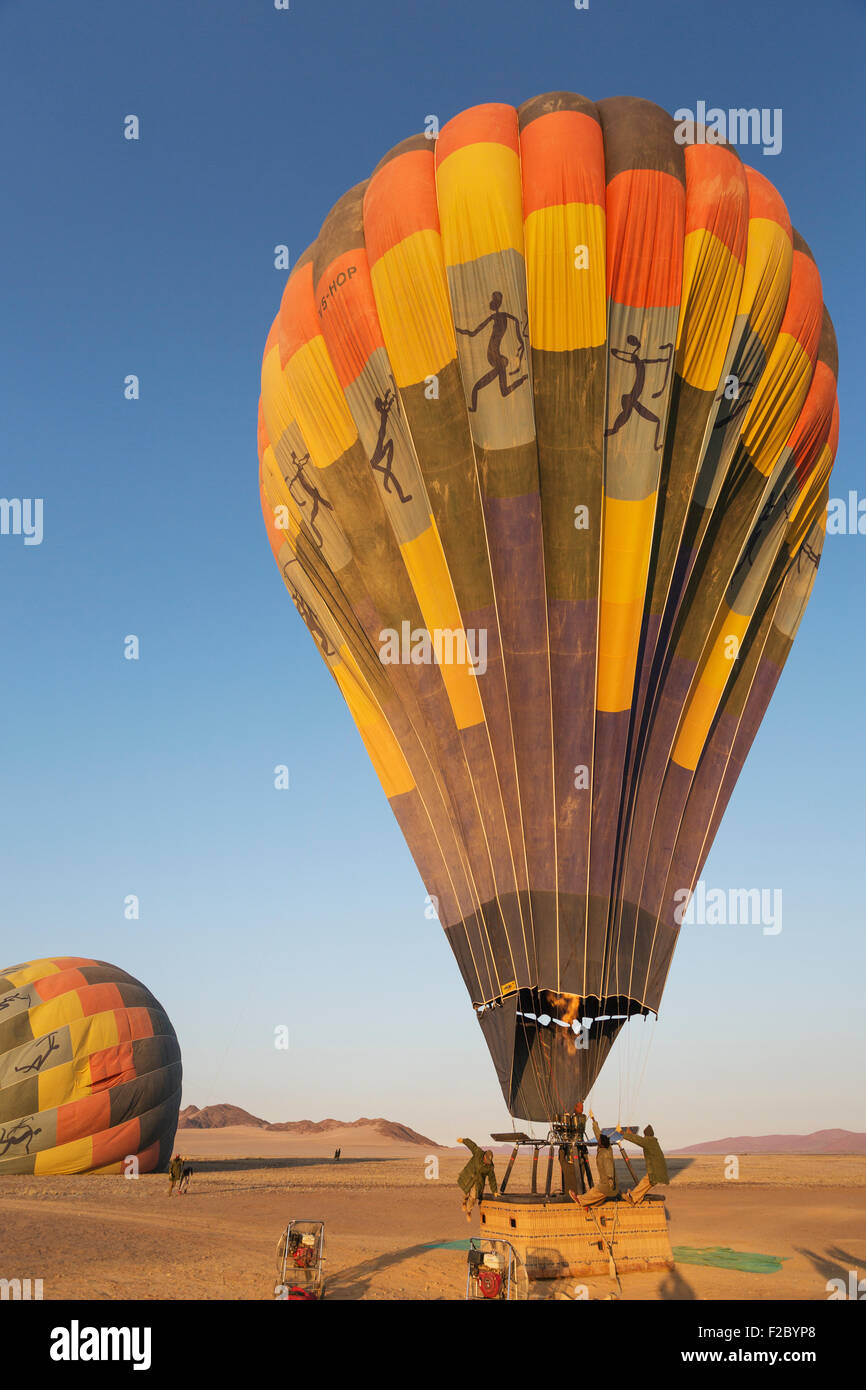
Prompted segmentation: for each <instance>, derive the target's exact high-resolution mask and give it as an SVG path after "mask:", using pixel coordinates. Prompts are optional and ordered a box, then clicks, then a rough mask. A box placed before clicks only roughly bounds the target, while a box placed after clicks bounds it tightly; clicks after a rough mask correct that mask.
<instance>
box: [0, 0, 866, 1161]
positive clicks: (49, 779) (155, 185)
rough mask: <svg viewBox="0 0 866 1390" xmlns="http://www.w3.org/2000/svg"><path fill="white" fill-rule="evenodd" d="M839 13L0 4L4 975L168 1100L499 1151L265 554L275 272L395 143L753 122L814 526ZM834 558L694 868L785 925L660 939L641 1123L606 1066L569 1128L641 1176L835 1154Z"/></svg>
mask: <svg viewBox="0 0 866 1390" xmlns="http://www.w3.org/2000/svg"><path fill="white" fill-rule="evenodd" d="M864 18H866V15H864V9H863V6H862V3H861V0H826V3H824V4H822V5H820V6H819V5H817V4H815V3H814V0H778V3H768V2H767V0H764V2H763V3H761V4H755V3H754V0H728V3H726V4H724V5H717V4H712V5H710V4H701V3H690V4H684V3H683V0H652V3H646V0H590V9H589V11H588V12H577V11H575V10H574V8H573V4H572V3H571V0H519V2H518V0H436V3H429V4H407V3H406V0H369V2H368V3H364V4H353V3H348V2H347V0H344V3H341V4H336V3H329V0H291V9H290V10H289V12H287V13H282V12H277V11H275V10H274V9H273V6H272V4H271V3H270V0H243V3H241V0H184V2H183V3H178V0H148V3H147V4H132V3H129V0H102V2H101V3H100V2H99V0H96V2H94V0H90V3H88V4H87V5H86V6H82V5H76V4H69V3H66V0H62V2H61V0H40V3H39V4H33V3H29V4H28V3H24V0H17V3H10V0H5V3H0V53H2V59H0V63H2V74H3V80H2V83H0V113H2V128H3V130H4V132H5V136H4V142H3V144H4V151H3V156H2V161H3V163H2V184H3V194H4V197H3V205H4V212H3V217H2V248H3V250H2V266H3V273H2V323H3V334H2V347H0V352H2V375H0V382H2V387H0V395H2V439H3V469H2V487H0V491H2V493H3V495H5V496H8V497H43V498H44V499H45V503H44V505H45V520H44V526H45V536H44V541H43V543H42V545H41V546H31V547H25V546H24V545H23V544H22V541H21V539H20V538H13V537H0V571H2V593H3V602H2V605H0V621H2V653H3V658H4V661H3V666H4V679H3V700H2V709H3V739H2V769H3V788H4V790H3V798H2V829H0V856H2V857H0V965H2V964H4V963H11V962H13V961H17V960H23V959H29V958H32V957H35V956H38V955H42V954H50V953H64V954H65V953H70V954H82V955H92V956H96V957H99V958H102V959H106V960H110V961H113V962H115V963H117V964H119V965H121V966H123V967H124V968H126V969H128V970H130V971H132V972H133V973H134V974H136V975H138V976H139V977H140V978H141V979H142V980H144V981H145V982H146V983H147V984H148V985H149V986H150V987H151V988H152V989H153V990H154V992H155V993H156V995H157V996H158V997H159V998H160V999H161V1000H162V1001H163V1003H164V1005H165V1006H166V1008H167V1009H168V1012H169V1014H170V1016H171V1017H172V1019H173V1021H174V1024H175V1026H176V1028H177V1031H178V1034H179V1036H180V1040H181V1045H182V1048H183V1054H184V1068H185V1086H184V1100H185V1103H189V1102H193V1103H195V1104H197V1105H204V1104H206V1103H210V1102H215V1101H222V1100H225V1101H230V1102H234V1103H237V1104H241V1105H244V1106H246V1107H248V1108H249V1109H251V1110H253V1111H254V1112H257V1113H259V1114H263V1115H264V1116H265V1117H266V1118H268V1119H275V1120H282V1119H298V1118H302V1117H309V1118H313V1119H320V1118H322V1117H324V1116H326V1115H334V1116H337V1117H340V1118H355V1117H356V1116H357V1115H359V1114H384V1115H387V1116H389V1117H392V1118H396V1119H399V1120H402V1121H405V1122H407V1123H409V1124H412V1125H414V1126H415V1127H416V1128H418V1129H420V1130H422V1131H423V1132H425V1133H428V1134H432V1135H433V1136H434V1137H436V1138H441V1139H449V1138H450V1139H453V1137H454V1136H455V1135H456V1134H463V1133H466V1132H470V1133H475V1132H476V1131H477V1132H478V1134H479V1135H481V1134H483V1133H485V1132H486V1131H487V1130H489V1129H490V1128H496V1127H499V1126H502V1125H503V1123H505V1121H506V1116H505V1112H504V1109H503V1106H502V1103H501V1100H500V1099H499V1090H498V1086H497V1083H496V1079H495V1075H494V1072H493V1068H492V1064H491V1062H490V1060H489V1058H488V1054H487V1050H486V1048H485V1046H484V1044H483V1041H482V1039H481V1036H480V1031H479V1029H478V1027H477V1024H476V1022H475V1020H474V1017H473V1015H472V1012H471V1010H470V1008H469V1003H468V998H467V996H466V994H465V990H464V988H463V985H462V982H461V980H460V977H459V974H458V971H457V968H456V965H455V963H454V961H453V959H452V957H451V954H450V951H449V950H448V948H447V946H446V944H445V941H444V939H443V937H442V935H441V933H440V930H439V928H438V927H437V926H436V924H435V923H430V922H428V921H427V920H426V919H425V917H424V910H423V909H424V888H423V886H422V884H421V882H420V880H419V878H418V875H417V873H416V870H415V868H414V865H413V863H412V861H411V859H410V857H409V854H408V851H407V850H406V848H405V846H404V843H403V841H402V838H401V836H400V833H399V831H398V829H397V826H396V823H395V822H394V820H393V818H392V816H391V812H390V810H389V808H388V806H387V803H386V802H385V799H384V797H383V795H382V793H381V790H380V788H379V785H378V782H377V781H376V778H375V776H374V774H373V772H372V769H371V768H370V767H369V765H368V763H367V759H366V755H365V754H364V751H363V749H362V747H361V744H360V741H359V739H358V737H357V735H356V733H355V730H354V727H353V725H352V723H351V720H350V718H349V716H348V713H347V711H346V710H345V707H344V706H343V704H342V701H341V699H340V697H339V695H338V693H337V690H336V687H335V686H334V685H333V683H332V681H331V680H330V678H329V677H328V675H327V673H326V671H325V669H324V667H323V664H322V662H321V660H320V658H319V656H318V654H317V652H316V650H315V649H314V646H313V643H312V642H311V641H310V638H309V636H308V634H307V632H306V630H305V629H304V627H303V625H302V623H301V621H300V619H299V618H298V616H297V615H296V613H295V612H294V609H293V608H292V605H291V603H290V601H289V599H288V596H287V594H286V593H285V591H284V589H283V586H282V584H281V583H280V581H279V577H278V575H277V573H276V571H275V567H274V564H273V559H272V556H271V553H270V549H269V547H268V544H267V542H266V539H265V536H264V533H263V528H262V522H261V515H260V511H259V504H258V496H257V481H256V479H257V459H256V402H257V396H258V389H259V370H260V362H261V352H262V346H263V343H264V339H265V335H266V333H267V330H268V327H269V324H270V322H271V319H272V317H273V314H274V313H275V310H276V307H277V305H278V302H279V297H280V293H281V290H282V284H283V281H284V278H285V277H284V274H282V273H280V272H277V271H276V270H275V269H274V268H273V247H274V245H275V244H276V243H281V242H285V243H287V244H288V246H289V248H290V251H291V254H292V256H293V258H294V257H296V256H298V255H299V254H300V253H301V251H303V250H304V248H305V247H306V246H307V244H308V243H309V242H310V241H311V240H312V239H313V237H314V236H315V234H316V232H317V230H318V228H319V226H320V224H321V222H322V220H323V218H324V216H325V214H326V213H327V211H328V209H329V208H330V207H331V205H332V204H333V203H334V202H335V201H336V199H337V198H338V197H339V195H340V194H341V193H342V192H343V191H344V190H345V189H346V188H348V187H349V186H350V185H352V184H354V183H356V182H358V180H360V179H361V178H363V177H365V176H366V175H367V174H368V173H369V172H370V171H371V170H372V168H373V166H374V165H375V163H376V162H377V160H378V159H379V158H380V156H381V155H382V154H383V153H384V152H385V151H387V150H388V149H389V148H390V147H391V146H392V145H394V144H396V143H397V142H398V141H399V140H401V139H403V138H404V137H405V136H407V135H409V134H411V133H413V132H415V131H417V130H418V129H420V128H422V126H423V122H424V118H425V116H427V115H428V114H430V113H434V114H436V115H438V116H439V118H440V120H441V121H443V122H444V121H445V120H446V119H448V118H449V117H450V116H451V115H453V114H454V113H455V112H456V111H459V110H461V109H463V108H464V107H466V106H470V105H473V104H475V103H478V102H483V101H491V100H499V101H507V102H512V103H514V104H518V103H520V102H521V101H523V100H524V99H526V98H527V97H529V96H532V95H535V94H536V93H539V92H544V91H550V90H555V89H559V88H566V89H570V90H573V91H578V92H583V93H584V94H586V95H587V96H590V97H593V98H601V97H603V96H613V95H618V94H621V93H628V94H635V95H639V96H644V97H648V98H650V99H651V100H654V101H656V102H658V103H660V104H661V105H662V106H664V107H666V108H667V109H668V110H670V111H674V110H675V109H676V108H677V107H680V106H688V107H692V106H694V104H695V103H696V101H697V100H698V99H701V98H702V99H704V100H706V101H707V102H708V103H709V104H711V105H713V104H714V105H719V106H722V107H725V108H728V107H731V106H759V107H781V108H782V110H783V113H784V116H783V120H784V126H783V131H784V143H783V150H782V153H781V154H780V155H778V156H776V157H774V158H763V157H762V156H761V154H760V152H759V151H756V150H751V151H749V150H743V151H741V152H742V153H743V156H744V158H745V159H746V160H747V162H751V163H754V164H757V165H758V166H759V167H760V168H761V169H762V170H763V172H765V173H766V174H767V175H768V176H769V177H770V178H771V179H772V180H773V182H775V183H776V184H777V186H778V187H779V189H780V191H781V192H782V194H783V196H784V197H785V199H786V201H787V204H788V207H789V209H790V212H791V215H792V218H793V220H794V223H795V224H796V225H797V226H798V228H799V230H800V231H801V232H802V234H803V235H804V236H805V238H806V240H807V241H808V242H809V244H810V245H811V247H812V249H813V251H814V254H815V257H816V259H817V261H818V264H819V267H820V269H821V273H822V276H823V282H824V294H825V299H826V302H827V303H828V305H829V307H830V310H831V313H832V315H833V318H834V320H835V324H836V329H837V333H838V337H839V346H840V359H841V370H840V404H841V420H842V432H841V445H840V451H839V456H838V459H837V464H836V470H835V474H834V482H833V484H832V487H831V492H832V493H833V494H834V495H845V494H846V493H847V491H848V489H849V488H854V489H859V490H861V492H863V493H864V494H866V480H864V471H863V457H862V440H863V437H864V432H866V431H864V425H866V420H864V412H866V405H864V400H866V394H864V390H863V386H862V382H863V379H864V373H866V340H864V334H863V304H864V270H863V265H864V235H863V228H864V221H866V218H864V206H863V202H864V195H863V173H862V170H863V160H862V150H863V109H864V108H863V72H864V69H866V46H864V32H866V25H864ZM129 113H135V114H137V115H138V116H139V117H140V120H141V139H140V140H139V141H138V142H137V143H131V142H127V141H126V140H124V139H123V131H122V123H123V119H124V117H125V116H126V115H127V114H129ZM128 373H136V374H138V375H139V376H140V379H141V399H140V400H139V401H137V402H127V401H125V400H124V398H123V380H124V377H125V376H126V375H127V374H128ZM864 564H866V537H864V536H859V537H858V536H845V537H837V538H831V539H829V540H828V542H827V546H826V548H825V552H824V560H823V563H822V566H821V572H820V575H819V579H818V584H817V587H816V591H815V595H814V597H813V600H812V603H811V606H810V608H809V611H808V614H807V617H806V619H805V622H804V625H803V628H802V629H801V633H800V637H799V639H798V642H797V645H796V646H795V649H794V654H793V656H792V658H791V660H790V661H789V663H788V665H787V667H786V670H785V673H784V676H783V680H782V684H781V686H780V688H779V690H778V692H777V695H776V697H775V700H774V702H773V705H772V706H771V709H770V713H769V715H768V717H767V719H766V721H765V723H764V726H763V728H762V730H761V733H760V735H759V737H758V740H757V743H756V745H755V747H754V750H753V752H752V755H751V758H750V761H749V764H748V766H747V769H746V772H745V773H744V775H743V777H742V778H741V781H740V784H739V786H738V788H737V791H736V794H735V797H734V799H733V802H732V804H731V806H730V808H729V811H728V814H727V817H726V819H725V822H724V825H723V828H722V831H721V833H720V835H719V837H718V839H717V842H716V845H715V848H714V850H713V853H712V856H711V859H710V862H709V865H708V867H707V871H706V874H705V878H706V880H707V882H708V883H709V884H710V885H711V886H721V887H727V886H728V885H737V886H746V887H748V886H752V885H764V886H769V887H781V888H782V890H783V892H784V925H783V931H782V933H781V934H780V935H779V936H775V937H765V936H762V935H761V933H760V931H759V930H756V929H755V928H742V927H740V928H709V927H703V928H701V927H693V928H691V929H687V930H686V931H685V932H684V935H683V937H682V939H681V942H680V946H679V950H678V953H677V957H676V959H675V961H674V968H673V971H672V974H671V978H670V981H669V986H668V990H667V992H666V995H665V999H664V1001H663V1008H662V1015H661V1019H660V1022H659V1024H658V1026H657V1031H656V1037H655V1041H654V1044H653V1047H652V1051H651V1054H650V1057H649V1063H648V1066H647V1069H646V1072H645V1074H644V1077H643V1083H642V1087H641V1091H640V1103H639V1106H638V1107H637V1108H635V1094H634V1093H635V1090H636V1077H634V1078H633V1080H632V1081H628V1073H629V1070H630V1068H629V1067H627V1066H626V1063H625V1057H624V1056H623V1062H622V1065H621V1066H620V1064H619V1063H618V1061H617V1058H616V1056H614V1058H613V1059H612V1060H611V1062H610V1063H609V1065H608V1068H607V1072H606V1074H605V1075H604V1076H603V1078H602V1081H601V1082H600V1083H599V1085H598V1087H597V1089H596V1093H595V1096H594V1100H595V1108H596V1110H597V1111H599V1112H600V1113H601V1114H602V1117H603V1118H604V1117H606V1116H610V1115H612V1114H613V1112H615V1111H616V1109H617V1106H618V1103H619V1099H620V1084H621V1083H620V1073H622V1075H623V1081H622V1087H623V1092H624V1095H625V1097H626V1103H627V1104H628V1103H630V1104H631V1108H632V1109H633V1110H634V1114H624V1118H626V1119H632V1118H633V1119H635V1120H637V1121H638V1122H641V1123H642V1122H644V1121H645V1120H647V1119H652V1120H653V1121H654V1122H655V1124H656V1128H657V1130H658V1132H659V1133H660V1134H661V1135H662V1137H663V1138H664V1139H666V1141H667V1142H669V1143H676V1142H685V1141H688V1140H697V1139H703V1138H711V1137H715V1136H721V1135H726V1134H731V1133H734V1134H736V1133H743V1132H745V1133H766V1132H773V1131H794V1132H803V1131H808V1130H812V1129H817V1128H821V1127H827V1126H836V1125H839V1126H845V1127H848V1128H852V1129H861V1130H862V1129H866V1114H864V1108H863V1087H862V1074H863V1061H864V1055H863V1054H864V1042H863V1037H864V1010H863V987H864V963H866V947H864V940H866V931H864V887H866V884H864V861H866V844H864V840H866V836H864V827H866V816H864V810H863V787H864V770H866V769H864V734H863V712H864V699H863V687H864V676H866V662H864V650H863V630H864V623H863V616H862V613H863V594H864ZM128 633H135V634H137V635H138V637H139V638H140V642H141V659H140V661H138V662H128V661H125V660H124V659H123V650H122V647H123V639H124V637H125V635H126V634H128ZM281 762H285V763H288V765H289V767H290V769H291V789H290V790H289V791H288V792H278V791H276V790H274V787H273V768H274V765H275V764H277V763H281ZM130 893H136V894H138V895H139V897H140V901H141V917H140V920H139V921H138V922H128V921H126V920H125V919H124V915H123V902H124V898H125V896H126V895H127V894H130ZM282 1023H285V1024H287V1025H288V1026H289V1028H290V1033H291V1047H290V1049H289V1050H288V1052H279V1051H276V1050H275V1048H274V1046H273V1030H274V1028H275V1026H277V1025H279V1024H282ZM653 1026H654V1025H652V1024H650V1025H643V1024H638V1025H636V1027H637V1028H643V1029H644V1033H645V1032H646V1029H647V1028H652V1027H653ZM640 1038H641V1035H640V1034H638V1035H637V1037H636V1038H635V1040H634V1041H633V1043H632V1045H631V1050H632V1052H634V1051H636V1048H637V1042H638V1041H640ZM631 1071H632V1073H634V1069H633V1067H632V1068H631Z"/></svg>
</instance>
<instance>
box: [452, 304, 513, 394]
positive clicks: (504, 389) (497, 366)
mask: <svg viewBox="0 0 866 1390" xmlns="http://www.w3.org/2000/svg"><path fill="white" fill-rule="evenodd" d="M490 309H491V311H492V312H491V313H489V314H488V316H487V318H486V319H482V321H481V323H479V324H478V326H477V327H476V328H458V329H457V332H458V333H462V334H463V335H464V337H466V338H474V337H475V335H476V333H480V332H481V330H482V328H486V327H487V325H488V323H489V324H490V325H491V328H490V341H489V342H488V344H487V361H488V362H489V363H490V371H489V372H486V373H485V374H484V376H480V377H479V378H478V380H477V381H476V383H475V385H474V386H473V387H472V404H471V405H470V406H469V412H470V414H472V413H473V412H474V411H476V410H477V409H478V392H479V391H482V390H483V389H484V387H485V386H490V385H491V383H492V382H494V381H498V382H499V394H500V395H501V396H509V395H510V394H511V392H512V391H516V390H517V388H518V386H522V385H523V383H524V381H528V380H529V374H528V373H524V375H523V376H521V377H519V378H518V380H517V381H512V382H511V383H510V384H509V381H508V358H507V357H506V356H505V354H504V353H503V352H502V351H501V348H502V340H503V338H504V337H505V334H506V332H507V331H508V325H509V323H513V324H514V331H515V333H516V334H517V343H518V348H517V366H516V367H515V368H514V370H513V371H512V373H511V375H512V376H514V375H516V373H517V372H519V371H520V368H521V366H522V365H523V358H524V355H525V353H526V338H525V336H524V332H523V330H522V329H521V326H520V323H519V321H518V320H517V319H516V318H515V317H514V315H513V314H509V313H507V312H506V310H504V309H503V308H502V291H501V290H494V291H493V293H492V295H491V296H490Z"/></svg>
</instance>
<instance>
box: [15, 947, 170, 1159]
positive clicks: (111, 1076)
mask: <svg viewBox="0 0 866 1390" xmlns="http://www.w3.org/2000/svg"><path fill="white" fill-rule="evenodd" d="M180 1083H181V1060H180V1047H179V1046H178V1041H177V1038H176V1036H175V1032H174V1029H173V1028H172V1026H171V1023H170V1022H169V1020H168V1018H167V1017H166V1015H165V1013H164V1011H163V1009H162V1007H161V1005H160V1004H158V1003H157V1001H156V1000H155V999H154V997H153V995H152V994H151V993H150V991H149V990H148V989H146V988H145V986H144V985H142V984H139V982H138V980H134V979H133V978H132V976H131V975H127V974H126V972H125V971H123V970H118V969H117V967H116V966H114V965H106V963H105V962H104V961H99V960H85V959H82V958H80V957H78V956H63V957H58V958H56V959H51V960H34V961H29V962H28V963H27V964H25V965H13V966H10V967H9V968H8V969H6V970H0V1175H2V1174H4V1173H119V1172H121V1171H127V1169H126V1167H125V1164H126V1163H127V1161H128V1160H129V1159H130V1158H131V1157H135V1158H137V1160H138V1171H139V1172H140V1173H150V1172H154V1171H156V1170H159V1169H160V1168H162V1167H164V1165H165V1163H166V1162H167V1160H168V1157H169V1154H170V1151H171V1144H172V1140H173V1139H174V1134H175V1130H176V1129H177V1115H178V1109H179V1106H180Z"/></svg>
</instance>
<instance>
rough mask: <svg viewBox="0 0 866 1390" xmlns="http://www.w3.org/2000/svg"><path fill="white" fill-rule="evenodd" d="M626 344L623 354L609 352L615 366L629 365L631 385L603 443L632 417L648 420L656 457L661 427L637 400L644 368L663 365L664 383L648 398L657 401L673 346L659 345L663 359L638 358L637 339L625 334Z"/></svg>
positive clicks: (638, 339)
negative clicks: (631, 377)
mask: <svg viewBox="0 0 866 1390" xmlns="http://www.w3.org/2000/svg"><path fill="white" fill-rule="evenodd" d="M626 343H627V344H628V345H629V351H628V352H626V351H625V349H624V348H611V350H610V355H611V357H615V358H616V359H617V361H618V362H630V363H631V365H632V366H633V367H634V384H633V386H632V388H631V390H630V391H628V392H627V393H626V394H625V395H624V396H622V397H621V399H620V403H621V405H622V409H621V410H620V413H619V415H618V416H617V417H616V419H615V420H614V422H613V424H612V425H611V427H610V429H609V430H605V432H604V437H605V439H607V438H608V437H609V436H610V435H612V434H618V433H619V431H620V430H621V429H622V427H623V425H625V424H627V423H628V421H629V420H630V419H631V417H632V415H633V414H634V415H639V416H640V417H641V419H642V420H649V422H650V424H653V425H655V427H656V429H655V440H654V443H653V448H654V449H655V451H656V453H658V452H659V450H660V449H661V447H662V446H661V444H660V443H659V432H660V430H661V427H662V422H661V420H660V419H659V417H658V415H655V414H654V413H653V412H652V411H651V410H650V409H648V407H647V406H645V405H643V404H642V402H641V396H642V395H643V390H644V387H645V386H646V369H647V367H655V366H662V365H663V366H664V368H665V379H664V383H663V384H662V386H661V388H660V390H658V391H654V392H653V394H652V396H651V397H650V400H653V401H654V400H657V399H658V397H659V396H660V395H661V394H662V392H663V391H664V390H665V388H666V386H667V384H668V376H669V374H670V367H671V361H672V359H673V350H674V345H673V343H662V345H661V347H660V348H659V352H663V353H665V354H666V355H665V356H664V357H641V356H640V355H639V353H640V338H636V337H635V335H634V334H633V333H629V335H628V337H627V338H626Z"/></svg>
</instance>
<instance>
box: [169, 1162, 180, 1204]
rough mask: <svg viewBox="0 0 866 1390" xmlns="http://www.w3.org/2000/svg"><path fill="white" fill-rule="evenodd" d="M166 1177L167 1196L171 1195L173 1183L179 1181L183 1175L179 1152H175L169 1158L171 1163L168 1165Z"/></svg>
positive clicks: (172, 1193) (172, 1194)
mask: <svg viewBox="0 0 866 1390" xmlns="http://www.w3.org/2000/svg"><path fill="white" fill-rule="evenodd" d="M168 1177H169V1185H168V1195H169V1197H173V1196H174V1185H175V1183H179V1182H180V1180H181V1178H182V1177H183V1159H182V1158H181V1156H180V1154H175V1156H174V1158H173V1159H172V1160H171V1163H170V1164H169V1165H168Z"/></svg>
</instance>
